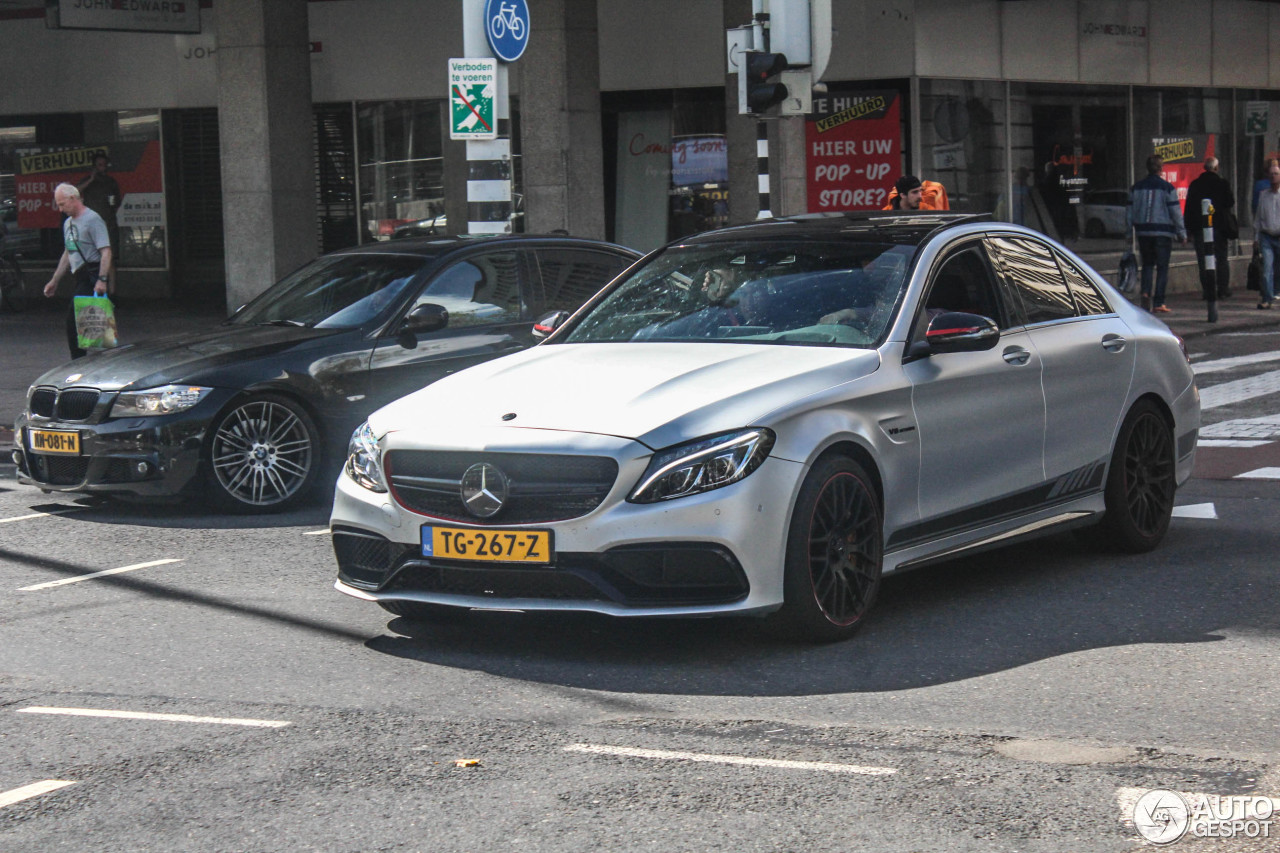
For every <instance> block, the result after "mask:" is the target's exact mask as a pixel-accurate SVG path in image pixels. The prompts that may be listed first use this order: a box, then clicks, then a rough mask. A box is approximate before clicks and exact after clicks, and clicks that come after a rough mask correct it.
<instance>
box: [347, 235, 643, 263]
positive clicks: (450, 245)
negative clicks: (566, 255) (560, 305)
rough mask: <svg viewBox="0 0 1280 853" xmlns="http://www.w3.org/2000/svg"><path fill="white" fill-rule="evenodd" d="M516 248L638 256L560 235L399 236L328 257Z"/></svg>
mask: <svg viewBox="0 0 1280 853" xmlns="http://www.w3.org/2000/svg"><path fill="white" fill-rule="evenodd" d="M507 244H509V245H511V246H512V247H513V248H516V247H533V246H544V247H545V246H552V247H554V246H563V247H565V248H577V249H601V250H604V251H613V252H621V253H624V254H626V255H629V256H631V257H633V258H638V257H640V253H639V252H637V251H635V250H634V249H628V248H627V247H626V246H620V245H618V244H616V243H606V242H605V241H603V240H588V239H586V238H583V237H566V236H564V235H562V234H457V235H452V236H434V237H402V238H397V239H395V240H381V241H378V242H376V243H364V244H362V245H359V246H350V247H348V248H345V249H338V250H336V251H333V252H330V253H329V254H330V255H379V254H392V255H421V256H423V257H427V258H433V257H439V256H441V255H446V254H449V253H451V252H454V251H457V250H459V249H467V248H472V247H475V246H479V245H484V246H502V245H507Z"/></svg>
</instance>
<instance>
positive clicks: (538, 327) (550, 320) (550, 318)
mask: <svg viewBox="0 0 1280 853" xmlns="http://www.w3.org/2000/svg"><path fill="white" fill-rule="evenodd" d="M568 319H569V312H568V311H552V312H550V313H548V314H543V315H542V316H541V317H539V318H538V321H537V322H536V323H534V324H533V336H534V337H535V338H537V339H538V340H543V339H545V338H549V337H551V333H552V332H554V331H555V330H556V329H558V328H560V327H561V326H563V325H564V321H565V320H568Z"/></svg>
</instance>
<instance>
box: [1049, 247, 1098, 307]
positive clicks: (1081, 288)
mask: <svg viewBox="0 0 1280 853" xmlns="http://www.w3.org/2000/svg"><path fill="white" fill-rule="evenodd" d="M1054 255H1055V257H1057V259H1058V266H1059V267H1061V268H1062V274H1063V275H1064V276H1065V277H1066V279H1067V285H1068V286H1069V287H1070V288H1071V295H1072V296H1074V297H1075V300H1076V307H1077V308H1079V309H1080V313H1081V314H1086V315H1088V314H1110V313H1111V306H1110V305H1108V304H1107V300H1106V298H1105V297H1104V296H1103V295H1102V293H1101V291H1099V290H1098V288H1097V287H1095V286H1094V284H1093V282H1091V281H1089V278H1088V277H1087V276H1086V275H1085V274H1084V273H1082V272H1080V270H1078V269H1076V267H1075V265H1074V264H1072V263H1071V261H1068V260H1067V259H1066V258H1064V257H1063V256H1062V255H1060V254H1058V253H1057V252H1055V253H1054Z"/></svg>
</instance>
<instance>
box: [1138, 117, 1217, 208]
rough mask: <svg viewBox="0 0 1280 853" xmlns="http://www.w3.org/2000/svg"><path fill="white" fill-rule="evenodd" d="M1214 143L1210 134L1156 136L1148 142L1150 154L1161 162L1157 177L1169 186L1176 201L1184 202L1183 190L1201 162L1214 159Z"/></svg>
mask: <svg viewBox="0 0 1280 853" xmlns="http://www.w3.org/2000/svg"><path fill="white" fill-rule="evenodd" d="M1216 143H1217V135H1216V134H1213V133H1209V134H1202V133H1190V134H1187V135H1186V136H1160V137H1156V138H1155V139H1152V140H1151V153H1152V154H1155V155H1158V156H1159V157H1160V158H1161V159H1162V160H1164V171H1163V172H1162V173H1161V175H1160V177H1162V178H1164V179H1165V180H1166V181H1168V182H1169V183H1171V184H1173V186H1174V188H1175V189H1176V190H1177V191H1178V200H1179V201H1186V198H1187V188H1188V187H1189V186H1191V182H1192V181H1194V180H1195V179H1196V178H1198V177H1199V176H1200V173H1201V172H1203V171H1204V161H1205V160H1207V159H1209V158H1210V157H1214V156H1216V155H1215V154H1214V148H1215V145H1216Z"/></svg>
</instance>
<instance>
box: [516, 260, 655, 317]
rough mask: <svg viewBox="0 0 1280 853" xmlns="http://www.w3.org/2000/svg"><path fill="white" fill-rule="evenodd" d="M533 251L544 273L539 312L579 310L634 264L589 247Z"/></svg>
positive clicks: (537, 311) (537, 308)
mask: <svg viewBox="0 0 1280 853" xmlns="http://www.w3.org/2000/svg"><path fill="white" fill-rule="evenodd" d="M533 254H534V257H535V258H536V259H537V263H538V270H539V272H540V273H541V276H542V294H541V295H542V299H541V304H539V305H538V306H536V308H535V311H534V313H535V314H541V313H542V312H544V311H574V310H577V308H578V307H579V306H580V305H582V303H584V302H586V301H587V300H588V299H590V298H591V297H592V296H594V295H595V294H596V292H597V291H598V290H600V288H602V287H604V286H605V285H606V284H608V283H609V282H610V281H612V280H613V277H614V276H616V275H617V274H618V273H620V272H622V271H623V270H624V269H626V268H627V267H628V266H629V265H630V263H631V261H630V260H628V259H627V258H625V257H620V256H618V255H611V254H608V253H606V252H594V251H591V250H589V249H567V248H564V249H535V250H534V252H533Z"/></svg>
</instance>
